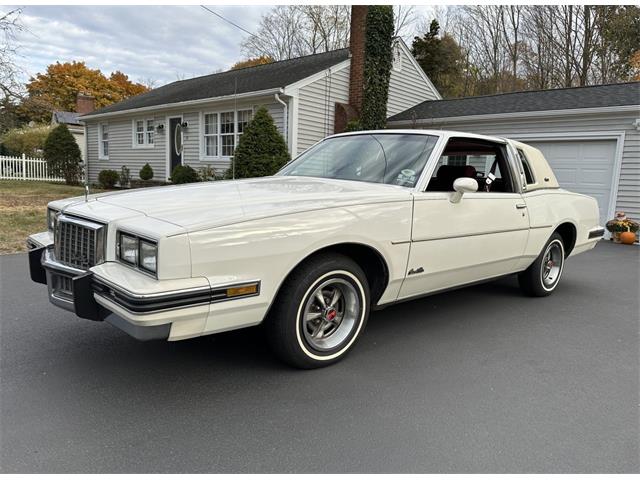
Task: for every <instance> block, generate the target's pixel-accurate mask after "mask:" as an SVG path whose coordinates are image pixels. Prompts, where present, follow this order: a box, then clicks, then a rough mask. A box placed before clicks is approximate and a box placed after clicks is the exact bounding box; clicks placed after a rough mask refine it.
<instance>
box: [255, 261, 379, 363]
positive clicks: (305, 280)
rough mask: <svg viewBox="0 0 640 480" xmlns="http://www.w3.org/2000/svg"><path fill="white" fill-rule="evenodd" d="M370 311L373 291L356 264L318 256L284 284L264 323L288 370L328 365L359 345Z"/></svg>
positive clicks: (273, 345)
mask: <svg viewBox="0 0 640 480" xmlns="http://www.w3.org/2000/svg"><path fill="white" fill-rule="evenodd" d="M369 307H370V294H369V285H368V282H367V279H366V277H365V274H364V273H363V271H362V269H361V268H360V267H359V266H358V264H357V263H355V262H354V261H353V260H351V259H350V258H348V257H346V256H343V255H338V254H321V255H317V256H315V257H312V258H311V259H309V260H307V261H305V262H304V263H303V264H302V265H300V266H299V267H298V268H296V270H295V271H294V272H292V274H291V275H289V277H288V278H287V279H286V280H285V282H284V283H283V285H282V287H281V288H280V292H279V294H278V296H277V297H276V299H275V302H274V305H272V307H271V310H270V312H269V315H268V317H267V319H266V322H265V326H266V329H267V338H268V339H269V343H270V345H271V348H272V350H273V351H274V353H275V354H276V355H277V356H278V357H279V358H280V359H281V360H283V361H284V362H286V363H288V364H289V365H292V366H294V367H298V368H318V367H323V366H326V365H330V364H332V363H335V362H336V361H338V360H341V359H342V358H343V357H344V356H345V355H346V354H347V353H348V352H349V350H350V349H351V348H352V347H353V345H354V344H355V342H356V341H357V340H358V338H359V337H360V335H361V334H362V331H363V330H364V327H365V325H366V323H367V319H368V316H369V310H370V308H369Z"/></svg>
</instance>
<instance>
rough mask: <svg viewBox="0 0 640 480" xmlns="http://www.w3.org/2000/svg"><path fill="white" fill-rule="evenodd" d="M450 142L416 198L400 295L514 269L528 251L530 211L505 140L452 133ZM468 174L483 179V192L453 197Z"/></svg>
mask: <svg viewBox="0 0 640 480" xmlns="http://www.w3.org/2000/svg"><path fill="white" fill-rule="evenodd" d="M447 148H450V150H449V151H447V149H445V151H444V152H443V155H442V157H441V158H440V160H439V162H438V164H437V165H436V168H435V170H434V173H433V175H432V178H431V180H430V182H429V185H428V186H427V191H425V192H420V193H417V194H416V195H415V198H414V209H413V228H412V234H411V250H410V254H409V263H408V265H407V270H408V272H407V276H406V278H405V281H404V283H403V285H402V288H401V291H400V298H408V297H412V296H416V295H421V294H424V293H429V292H433V291H437V290H441V289H445V288H449V287H455V286H459V285H464V284H468V283H473V282H476V281H479V280H485V279H488V278H491V277H496V276H500V275H504V274H507V273H512V272H513V271H514V270H515V269H516V268H517V265H518V260H519V259H520V258H521V256H522V254H523V253H524V249H525V246H526V242H527V238H528V235H529V215H528V213H527V209H526V205H525V202H524V200H523V198H522V195H521V194H520V193H517V192H516V191H515V190H516V188H514V186H513V185H514V179H513V178H512V176H511V175H510V173H509V172H510V170H509V169H510V167H509V166H508V161H507V159H506V155H507V153H506V149H505V148H504V146H501V145H495V144H492V143H490V142H485V141H482V142H477V141H475V142H468V141H467V140H466V139H451V140H450V145H448V146H447ZM460 177H469V178H474V179H476V181H477V182H478V185H479V191H478V192H471V193H465V194H464V195H463V197H462V199H461V200H460V201H459V202H458V203H453V202H451V195H452V193H453V182H454V181H455V179H456V178H460ZM488 177H491V178H492V181H490V182H487V181H486V179H487V178H488Z"/></svg>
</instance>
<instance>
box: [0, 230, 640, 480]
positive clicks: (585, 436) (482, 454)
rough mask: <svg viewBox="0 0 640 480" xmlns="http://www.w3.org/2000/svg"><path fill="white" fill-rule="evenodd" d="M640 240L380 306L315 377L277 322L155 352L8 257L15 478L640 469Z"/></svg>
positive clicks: (3, 341) (6, 356) (5, 454)
mask: <svg viewBox="0 0 640 480" xmlns="http://www.w3.org/2000/svg"><path fill="white" fill-rule="evenodd" d="M639 253H640V249H638V248H637V247H628V246H620V245H612V244H609V243H603V244H600V245H599V246H598V247H597V248H596V249H595V250H594V251H592V252H590V253H586V254H584V255H580V256H577V257H575V258H572V259H570V260H569V261H568V263H567V265H566V269H565V274H564V277H563V280H562V282H561V284H560V286H559V287H558V290H557V291H556V292H555V294H554V295H553V296H551V297H549V298H545V299H531V298H526V297H523V296H522V295H521V294H520V292H519V290H518V288H517V282H516V280H515V279H514V278H506V279H502V280H499V281H496V282H493V283H489V284H485V285H481V286H476V287H472V288H468V289H464V290H458V291H455V292H450V293H446V294H441V295H438V296H433V297H429V298H426V299H423V300H417V301H414V302H410V303H406V304H402V305H397V306H394V307H391V308H388V309H386V310H383V311H380V312H376V313H375V314H374V315H373V316H372V318H371V321H370V323H369V326H368V328H367V331H366V333H365V336H364V337H363V338H362V340H361V341H360V343H359V344H358V346H357V347H356V349H355V351H353V352H352V354H351V355H350V356H349V357H348V358H347V359H346V360H345V361H344V362H342V363H340V364H338V365H335V366H333V367H330V368H327V369H323V370H316V371H296V370H291V369H289V368H287V367H284V366H282V365H281V364H279V363H277V362H276V361H275V360H273V358H272V357H271V356H270V354H269V353H268V351H267V350H266V348H265V346H264V345H263V343H262V341H261V338H260V330H259V329H251V330H245V331H239V332H232V333H227V334H223V335H218V336H213V337H204V338H199V339H194V340H188V341H183V342H178V343H164V342H160V343H139V342H137V341H135V340H133V339H131V338H129V337H127V336H126V335H125V334H123V333H121V332H119V331H117V330H116V329H114V328H113V327H111V326H110V325H108V324H102V323H93V322H90V321H85V320H80V319H76V318H75V317H74V316H73V315H71V314H69V313H67V312H64V311H61V310H59V309H57V308H54V307H53V306H50V305H49V304H48V302H47V299H46V290H45V287H44V286H40V285H36V284H33V283H31V282H30V280H28V278H27V268H26V263H27V260H26V256H25V255H11V256H4V257H0V270H1V283H0V288H1V290H0V295H1V304H0V315H1V321H0V347H1V352H0V455H1V456H0V471H1V472H2V473H10V472H24V473H31V472H52V473H62V472H86V473H94V472H95V473H108V472H113V473H118V472H167V473H169V472H300V473H303V472H394V471H398V472H434V473H435V472H637V471H639V469H640V467H639V460H638V458H639V440H638V439H639V433H640V429H639V420H638V412H639V398H638V396H639V394H638V391H639V385H638V382H639V380H638V379H639V359H638V355H639V353H638V352H639V341H638V326H639V325H638V312H639V307H638V271H639Z"/></svg>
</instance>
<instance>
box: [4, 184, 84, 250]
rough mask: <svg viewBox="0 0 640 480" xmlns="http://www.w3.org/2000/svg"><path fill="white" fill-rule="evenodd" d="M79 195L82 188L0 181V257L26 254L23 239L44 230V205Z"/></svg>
mask: <svg viewBox="0 0 640 480" xmlns="http://www.w3.org/2000/svg"><path fill="white" fill-rule="evenodd" d="M95 192H96V190H93V189H92V190H91V193H95ZM83 194H84V187H70V186H67V185H64V184H62V185H61V184H58V183H47V182H26V181H17V180H0V254H6V253H16V252H24V251H26V250H27V247H26V245H25V240H26V238H27V236H28V235H30V234H32V233H36V232H42V231H44V230H46V229H47V220H46V216H47V203H49V202H50V201H52V200H57V199H60V198H66V197H76V196H78V195H83Z"/></svg>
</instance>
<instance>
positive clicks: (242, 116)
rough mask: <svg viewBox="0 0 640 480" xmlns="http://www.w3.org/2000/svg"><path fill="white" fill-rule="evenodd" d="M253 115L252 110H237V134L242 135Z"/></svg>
mask: <svg viewBox="0 0 640 480" xmlns="http://www.w3.org/2000/svg"><path fill="white" fill-rule="evenodd" d="M252 117H253V110H238V136H240V135H242V134H243V133H244V131H245V129H246V128H247V125H249V122H250V121H251V118H252Z"/></svg>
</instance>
